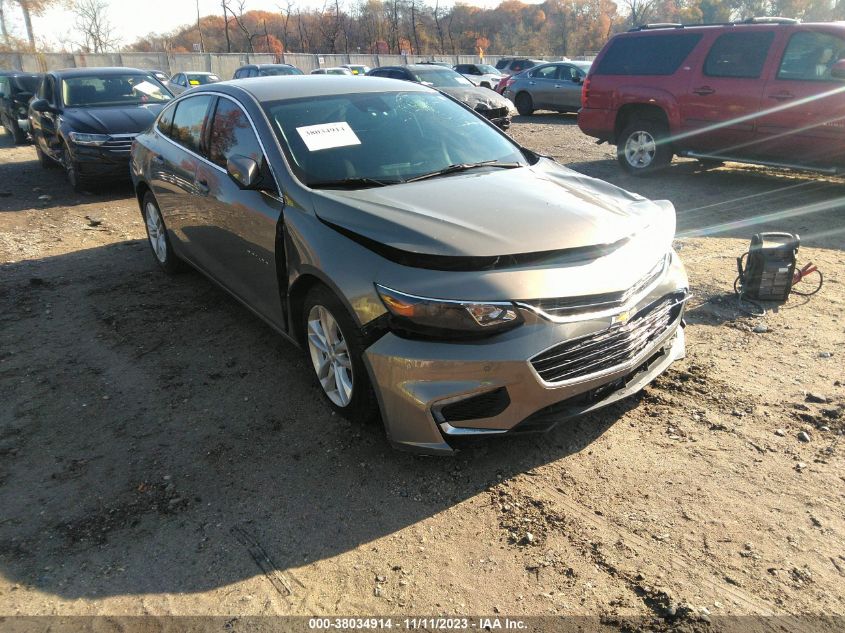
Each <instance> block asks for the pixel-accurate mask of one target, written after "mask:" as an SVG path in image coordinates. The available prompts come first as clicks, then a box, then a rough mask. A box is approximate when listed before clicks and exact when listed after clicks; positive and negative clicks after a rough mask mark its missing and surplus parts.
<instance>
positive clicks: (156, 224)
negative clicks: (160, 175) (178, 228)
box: [142, 191, 185, 275]
mask: <svg viewBox="0 0 845 633" xmlns="http://www.w3.org/2000/svg"><path fill="white" fill-rule="evenodd" d="M142 204H143V206H142V209H143V211H142V215H143V216H144V225H145V226H146V228H147V239H148V240H149V242H150V249H151V250H152V252H153V257H154V258H155V260H156V263H157V264H158V265H159V266H161V268H162V270H164V272H166V273H167V274H169V275H173V274H175V273H178V272H179V271H180V270H182V269H183V268H184V266H185V265H184V262H182V260H181V259H179V257H177V255H176V253H174V252H173V248H172V247H171V246H170V238H169V237H168V236H167V227H166V226H165V225H164V219H163V218H162V217H161V210H160V209H159V207H158V202H156V199H155V196H154V195H153V193H152V192H151V191H148V192H147V193H146V194H145V195H144V200H143V203H142Z"/></svg>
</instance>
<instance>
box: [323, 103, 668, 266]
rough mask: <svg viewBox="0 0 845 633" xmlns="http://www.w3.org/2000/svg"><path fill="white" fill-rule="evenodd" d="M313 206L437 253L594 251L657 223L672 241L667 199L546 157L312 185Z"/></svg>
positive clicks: (373, 235)
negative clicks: (387, 180)
mask: <svg viewBox="0 0 845 633" xmlns="http://www.w3.org/2000/svg"><path fill="white" fill-rule="evenodd" d="M488 92H489V91H488ZM315 211H316V213H317V216H318V217H319V218H320V219H321V220H322V221H324V222H325V223H327V224H329V225H331V226H333V227H335V228H336V229H338V230H340V231H341V232H343V233H344V234H346V235H348V236H349V237H351V238H353V239H359V241H363V242H364V243H365V244H366V245H368V246H370V247H376V248H374V250H378V248H377V245H383V246H386V247H389V248H390V249H393V250H395V251H397V252H400V251H401V252H402V253H406V254H412V255H413V254H416V255H422V256H433V257H435V258H450V257H454V258H485V257H502V256H509V255H521V254H527V253H552V252H565V251H570V250H572V251H578V252H582V251H584V249H589V248H592V247H597V248H598V249H599V250H602V252H596V254H599V255H600V254H603V252H610V251H612V250H614V249H615V248H618V247H620V246H621V245H623V244H624V243H626V241H628V240H629V239H630V238H631V236H633V235H635V234H637V233H641V232H643V231H645V230H646V229H648V228H649V227H653V226H655V225H657V224H660V225H662V229H661V231H660V233H661V237H660V238H659V239H661V240H668V241H671V238H672V234H674V229H675V215H674V208H673V207H672V205H671V203H669V202H666V201H659V202H652V201H650V200H646V199H645V198H642V197H641V196H638V195H636V194H632V193H629V192H627V191H625V190H623V189H619V188H618V187H615V186H614V185H611V184H609V183H606V182H604V181H601V180H597V179H594V178H589V177H587V176H583V175H581V174H578V173H577V172H574V171H572V170H569V169H566V168H565V167H562V166H561V165H559V164H557V163H555V162H554V161H552V160H549V159H540V161H539V162H538V163H537V164H536V165H534V166H531V167H522V168H516V169H490V170H483V171H482V170H477V171H470V172H464V173H461V174H457V175H450V176H444V177H441V178H432V179H430V180H423V181H419V182H415V183H407V184H400V185H393V186H387V187H381V188H371V189H360V190H354V191H335V190H319V191H315ZM668 216H671V217H670V218H669V217H668ZM667 233H668V234H669V235H668V238H667V237H666V235H665V234H667ZM652 237H656V236H652ZM667 244H668V243H667ZM655 246H656V245H655ZM405 259H407V258H405ZM514 261H517V260H514ZM433 267H436V266H433Z"/></svg>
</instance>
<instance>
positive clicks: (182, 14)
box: [6, 0, 540, 47]
mask: <svg viewBox="0 0 845 633" xmlns="http://www.w3.org/2000/svg"><path fill="white" fill-rule="evenodd" d="M500 1H501V0H464V2H465V4H472V5H475V6H481V7H488V8H491V7H495V6H497V5H498V4H499V2H500ZM530 1H531V0H529V2H530ZM535 1H536V2H539V1H540V0H535ZM10 4H11V6H9V5H10ZM60 4H62V3H60ZM106 4H108V6H109V9H108V15H109V19H110V21H111V23H112V25H113V26H114V29H115V32H116V34H117V36H118V37H119V39H120V43H121V44H122V45H127V44H131V43H132V42H134V41H135V40H136V39H138V37H140V36H142V35H146V34H147V33H151V32H156V33H167V32H169V31H172V30H174V29H176V28H177V27H179V26H182V25H184V24H189V23H192V22H195V21H196V19H197V5H196V0H141V1H140V2H139V1H138V0H106ZM233 4H235V3H233ZM284 4H286V3H285V2H284V0H247V1H246V9H247V10H251V9H259V10H263V11H279V10H280V9H279V6H280V5H284ZM296 4H298V5H299V6H301V7H303V8H305V7H307V8H318V7H322V6H323V5H324V2H323V0H298V1H297V3H296ZM443 4H450V1H449V0H446V2H444V3H443ZM199 9H200V14H202V15H209V14H212V13H222V12H221V9H220V1H219V0H199ZM6 14H7V20H8V23H9V26H10V27H11V31H12V34H13V35H15V36H17V37H20V38H22V39H25V37H26V31H25V29H24V25H23V18H22V17H21V15H20V9H18V7H17V6H16V5H15V4H14V3H9V2H8V1H7V2H6ZM73 22H74V17H73V15H72V14H71V13H70V12H69V11H68V10H67V9H63V8H61V7H57V8H53V9H51V10H49V11H47V12H46V13H45V14H44V15H43V16H40V17H35V18H33V25H32V26H33V30H34V31H35V37H36V39H40V40H44V41H45V42H48V43H51V44H52V45H54V46H56V47H58V46H59V45H60V44H61V43H62V42H63V41H65V40H68V39H72V38H71V37H70V36H69V31H71V30H72V28H73Z"/></svg>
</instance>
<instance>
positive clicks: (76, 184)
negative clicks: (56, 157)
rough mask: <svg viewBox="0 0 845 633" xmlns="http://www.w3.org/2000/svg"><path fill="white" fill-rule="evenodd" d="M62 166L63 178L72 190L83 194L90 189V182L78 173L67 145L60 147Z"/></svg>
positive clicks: (77, 166)
mask: <svg viewBox="0 0 845 633" xmlns="http://www.w3.org/2000/svg"><path fill="white" fill-rule="evenodd" d="M62 166H63V167H64V168H65V176H67V181H68V182H69V183H70V186H71V187H73V190H74V191H76V192H78V193H83V192H85V191H88V189H90V188H91V184H92V183H91V181H90V180H88V178H86V177H85V176H83V175H82V174H81V173H80V171H79V163H78V162H76V161H75V160H73V157H72V156H71V153H70V150H69V149H68V148H67V145H65V146H63V147H62Z"/></svg>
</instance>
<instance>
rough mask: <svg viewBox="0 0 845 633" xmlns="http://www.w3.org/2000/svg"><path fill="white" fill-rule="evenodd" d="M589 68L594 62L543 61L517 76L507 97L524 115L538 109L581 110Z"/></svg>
mask: <svg viewBox="0 0 845 633" xmlns="http://www.w3.org/2000/svg"><path fill="white" fill-rule="evenodd" d="M589 70H590V62H553V63H551V64H540V65H539V66H534V68H531V69H530V70H526V71H524V72H521V73H519V74H518V75H513V81H512V82H511V83H510V84H509V85H508V87H507V88H506V89H505V97H507V98H508V99H510V100H511V101H513V102H514V104H516V109H517V111H518V112H519V113H520V114H521V115H523V116H526V115H530V114H533V113H534V110H557V111H558V112H577V111H578V109H579V108H580V107H581V85H582V84H583V83H584V78H585V77H586V76H587V72H589Z"/></svg>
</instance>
